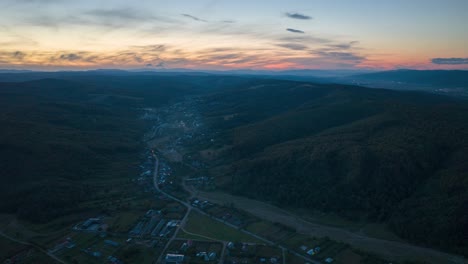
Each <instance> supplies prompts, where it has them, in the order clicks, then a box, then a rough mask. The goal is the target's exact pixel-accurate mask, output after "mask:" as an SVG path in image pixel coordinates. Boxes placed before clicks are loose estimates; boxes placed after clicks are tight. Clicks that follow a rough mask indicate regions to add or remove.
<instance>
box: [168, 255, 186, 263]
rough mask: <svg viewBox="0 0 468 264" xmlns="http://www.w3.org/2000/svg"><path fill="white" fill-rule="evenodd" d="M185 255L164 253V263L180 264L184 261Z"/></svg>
mask: <svg viewBox="0 0 468 264" xmlns="http://www.w3.org/2000/svg"><path fill="white" fill-rule="evenodd" d="M184 258H185V256H184V255H180V254H166V258H165V259H164V260H165V262H166V264H181V263H182V262H183V261H184Z"/></svg>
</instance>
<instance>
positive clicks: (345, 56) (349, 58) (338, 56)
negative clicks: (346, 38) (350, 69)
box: [312, 51, 366, 62]
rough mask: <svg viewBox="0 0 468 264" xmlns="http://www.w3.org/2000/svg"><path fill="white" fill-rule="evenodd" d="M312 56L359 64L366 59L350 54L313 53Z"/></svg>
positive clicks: (335, 52) (333, 52)
mask: <svg viewBox="0 0 468 264" xmlns="http://www.w3.org/2000/svg"><path fill="white" fill-rule="evenodd" d="M312 54H315V55H319V56H320V57H324V58H329V59H335V60H339V61H355V62H361V61H363V60H365V59H366V58H365V57H364V56H360V55H357V54H355V53H352V52H337V51H332V52H327V51H313V52H312Z"/></svg>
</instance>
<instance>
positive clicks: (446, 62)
mask: <svg viewBox="0 0 468 264" xmlns="http://www.w3.org/2000/svg"><path fill="white" fill-rule="evenodd" d="M431 62H432V63H434V64H443V65H460V64H468V58H434V59H431Z"/></svg>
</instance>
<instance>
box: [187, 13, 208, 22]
mask: <svg viewBox="0 0 468 264" xmlns="http://www.w3.org/2000/svg"><path fill="white" fill-rule="evenodd" d="M181 15H182V16H184V17H188V18H190V19H192V20H195V21H200V22H208V21H206V20H204V19H201V18H199V17H196V16H192V15H189V14H181Z"/></svg>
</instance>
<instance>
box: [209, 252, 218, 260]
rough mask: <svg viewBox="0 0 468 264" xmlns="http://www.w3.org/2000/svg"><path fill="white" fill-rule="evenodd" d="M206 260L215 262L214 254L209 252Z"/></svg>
mask: <svg viewBox="0 0 468 264" xmlns="http://www.w3.org/2000/svg"><path fill="white" fill-rule="evenodd" d="M208 259H209V260H215V259H216V252H210V253H209V254H208Z"/></svg>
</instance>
